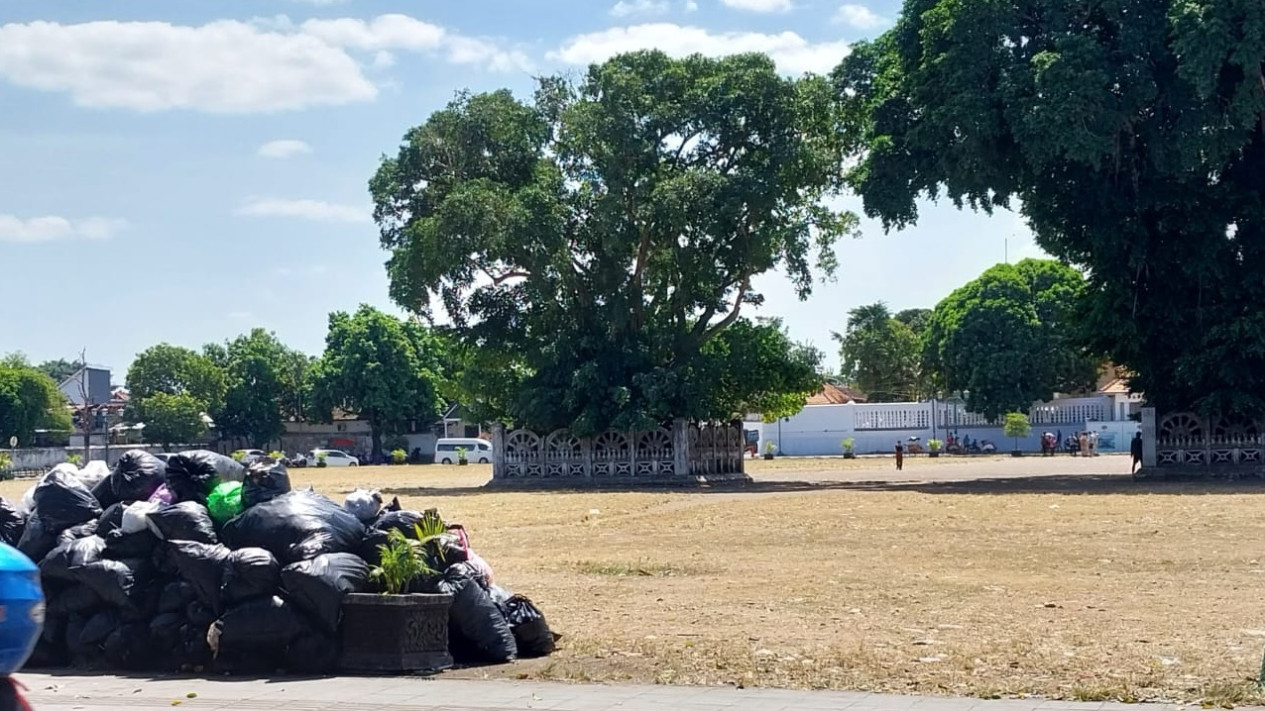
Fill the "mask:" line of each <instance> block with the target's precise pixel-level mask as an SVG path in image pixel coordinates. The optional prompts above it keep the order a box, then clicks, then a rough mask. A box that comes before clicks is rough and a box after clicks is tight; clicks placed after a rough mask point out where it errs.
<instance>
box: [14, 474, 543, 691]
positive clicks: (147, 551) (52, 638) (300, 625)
mask: <svg viewBox="0 0 1265 711" xmlns="http://www.w3.org/2000/svg"><path fill="white" fill-rule="evenodd" d="M238 481H240V482H241V487H240V503H237V501H238V500H237V497H236V491H237V486H236V483H235V482H238ZM89 484H91V486H89ZM226 484H227V487H226V488H228V489H231V490H232V491H233V498H232V501H233V504H232V506H234V507H236V508H230V509H229V511H228V512H229V513H235V515H233V516H232V517H231V518H227V519H225V518H224V517H225V508H224V505H223V500H222V497H220V494H221V493H222V491H223V490H221V489H220V488H218V487H222V486H225V485H226ZM213 492H215V493H214V494H213ZM363 494H364V492H356V493H355V494H354V495H353V496H352V497H349V499H348V502H347V505H346V506H340V505H338V504H336V503H334V502H333V501H331V500H329V499H327V498H325V497H324V496H321V495H320V494H318V493H316V492H315V491H312V490H297V491H293V490H291V489H290V481H289V477H288V475H287V474H286V471H285V468H284V467H283V466H282V465H281V464H279V463H274V462H271V461H268V460H265V461H264V462H261V463H257V464H254V465H252V466H251V467H250V468H249V469H247V468H245V467H242V466H241V465H240V464H237V463H236V462H234V461H233V460H231V459H229V458H227V457H223V456H222V455H219V454H215V453H213V452H207V451H192V452H184V453H181V454H178V455H176V456H174V457H172V458H171V459H170V460H169V461H168V463H166V464H164V463H163V462H162V460H159V459H158V458H156V457H154V456H153V455H151V454H149V453H147V452H144V451H141V450H134V451H130V452H127V453H125V454H124V455H123V456H122V457H121V458H120V459H119V462H118V464H117V465H116V466H115V467H114V469H113V470H112V471H110V473H109V475H108V476H105V477H104V478H102V479H100V480H99V481H96V482H92V481H87V482H85V481H84V480H81V479H80V478H79V477H78V476H76V474H75V473H74V469H73V467H66V466H64V465H63V466H59V467H58V468H56V469H54V470H53V471H51V472H49V473H48V474H46V475H45V476H44V477H43V478H42V479H40V480H39V482H38V483H37V484H36V485H35V486H34V488H33V491H32V492H29V493H28V496H27V497H26V498H27V501H28V502H29V504H30V506H29V510H26V507H25V506H23V505H18V504H14V503H11V502H8V501H5V500H3V499H0V539H3V540H4V541H5V542H6V543H9V544H10V545H15V546H17V547H18V548H19V549H20V550H21V551H22V552H23V553H25V554H26V555H27V556H28V557H30V558H31V559H32V560H33V561H36V562H37V563H38V565H39V568H40V576H41V580H42V583H43V587H44V593H45V596H46V599H47V612H46V619H45V624H44V631H43V635H42V637H41V639H40V641H39V644H38V646H37V647H36V650H35V652H34V654H33V655H32V657H31V659H30V660H29V662H28V666H29V667H32V668H49V667H64V666H71V667H76V668H84V669H94V670H133V671H172V672H174V671H209V672H215V673H249V674H270V673H275V672H290V673H323V672H330V671H333V670H335V669H336V668H337V664H338V658H339V652H340V650H339V624H340V617H341V606H342V601H343V598H344V597H345V596H346V595H347V594H348V593H352V592H376V589H375V587H374V583H373V581H372V580H371V575H370V571H371V569H372V566H374V565H376V564H377V563H378V562H379V554H378V546H379V545H382V544H384V543H385V542H386V538H387V535H388V532H389V531H391V530H393V529H394V530H400V531H402V532H404V533H405V535H409V536H413V535H414V528H413V524H414V523H416V522H418V521H420V520H421V519H422V517H423V515H424V514H422V513H421V512H417V511H402V510H399V508H400V507H399V504H398V501H397V502H393V503H392V505H389V506H386V507H383V506H382V502H381V498H380V497H377V495H376V494H374V495H373V502H372V505H370V504H369V503H367V502H366V500H365V497H364V496H363ZM208 497H212V498H214V499H215V500H213V501H212V502H211V503H212V508H213V510H215V511H216V513H217V514H218V515H219V518H220V519H221V520H219V521H217V520H216V519H215V518H214V517H213V516H212V514H211V511H210V510H208V508H207V505H206V504H207V502H208ZM216 497H219V498H216ZM353 499H355V500H354V501H353ZM353 511H354V512H355V513H353ZM452 531H453V532H452V533H451V534H445V535H444V536H443V537H441V539H440V541H439V548H440V549H441V550H442V552H441V553H440V554H439V555H437V556H436V557H435V559H434V560H432V561H430V562H431V565H432V566H433V567H435V568H436V569H437V570H440V571H442V575H441V577H440V579H439V580H438V581H435V580H430V581H429V582H427V585H428V586H429V587H430V588H431V589H430V590H426V591H435V592H449V593H452V594H453V596H454V600H453V604H452V608H451V610H450V615H449V644H450V652H451V653H452V655H453V657H454V659H455V660H456V661H457V662H458V663H462V664H486V663H501V662H508V661H512V660H513V659H515V658H518V657H524V658H525V657H533V656H543V655H546V654H549V653H551V652H552V651H553V647H554V640H555V638H556V637H555V635H554V634H553V633H552V632H551V631H550V630H549V627H548V624H547V623H546V622H545V619H544V616H543V615H542V614H541V612H540V611H539V610H538V609H537V608H536V607H535V606H534V605H533V604H532V603H531V601H530V600H528V599H527V598H524V597H522V596H518V595H512V594H510V593H509V592H507V591H505V590H503V589H501V588H499V587H497V586H495V585H493V584H492V580H491V576H492V573H491V569H490V567H488V565H487V563H485V562H484V561H483V560H482V559H481V558H479V557H478V555H477V554H476V553H474V552H473V551H471V550H470V549H469V545H468V542H467V539H466V537H465V533H464V531H463V530H461V528H460V527H459V526H454V527H453V529H452Z"/></svg>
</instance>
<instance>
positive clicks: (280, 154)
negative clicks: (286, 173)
mask: <svg viewBox="0 0 1265 711" xmlns="http://www.w3.org/2000/svg"><path fill="white" fill-rule="evenodd" d="M311 152H312V147H311V146H309V145H308V144H306V143H304V142H303V141H296V140H294V139H293V138H283V139H281V140H278V141H268V142H267V143H265V144H263V145H262V146H260V147H259V150H257V151H256V153H257V154H258V155H259V157H261V158H292V157H294V156H297V155H302V154H304V153H311Z"/></svg>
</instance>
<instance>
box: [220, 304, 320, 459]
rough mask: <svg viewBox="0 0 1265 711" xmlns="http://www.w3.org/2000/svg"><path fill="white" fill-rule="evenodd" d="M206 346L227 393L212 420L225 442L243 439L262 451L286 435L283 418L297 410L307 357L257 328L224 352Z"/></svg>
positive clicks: (307, 365) (299, 404) (231, 342)
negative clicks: (218, 364)
mask: <svg viewBox="0 0 1265 711" xmlns="http://www.w3.org/2000/svg"><path fill="white" fill-rule="evenodd" d="M222 350H223V353H222V356H221V355H220V349H218V348H212V347H207V348H206V349H204V351H203V352H204V353H207V354H209V355H208V357H209V358H211V359H212V360H213V361H214V360H218V359H220V358H221V357H222V363H223V365H222V366H221V367H222V368H223V370H224V374H225V381H226V390H225V395H224V404H223V408H222V409H221V410H220V411H219V412H218V414H217V415H216V417H215V422H216V426H217V427H218V428H219V430H220V434H221V436H224V437H242V438H245V439H247V440H249V441H250V443H251V446H252V447H256V448H261V449H262V448H264V447H267V446H268V443H270V442H273V441H275V440H277V439H279V438H280V437H281V435H282V433H283V432H284V431H285V426H284V421H285V418H286V417H287V416H291V415H294V414H297V412H299V411H300V410H301V407H302V405H301V403H302V388H303V379H304V377H305V375H306V373H307V370H308V367H309V363H308V358H307V356H305V355H303V354H302V353H299V352H297V351H294V350H291V349H290V348H287V347H286V346H285V345H284V344H283V343H281V341H279V340H278V339H277V337H276V335H275V334H273V333H269V332H268V331H265V330H264V329H262V328H256V329H254V330H252V331H251V332H250V333H249V334H247V335H243V336H238V337H237V338H236V339H234V340H232V341H230V342H229V343H228V344H227V346H225V347H224V348H223V349H222Z"/></svg>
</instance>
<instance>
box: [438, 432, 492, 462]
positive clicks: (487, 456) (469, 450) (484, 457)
mask: <svg viewBox="0 0 1265 711" xmlns="http://www.w3.org/2000/svg"><path fill="white" fill-rule="evenodd" d="M458 447H461V448H462V449H465V450H466V459H467V460H469V461H471V462H478V463H479V464H488V463H490V462H491V461H492V443H491V442H489V441H487V440H486V439H475V438H473V437H444V438H442V439H440V440H439V441H438V442H435V463H436V464H456V463H457V448H458Z"/></svg>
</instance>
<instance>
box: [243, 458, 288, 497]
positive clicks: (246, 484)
mask: <svg viewBox="0 0 1265 711" xmlns="http://www.w3.org/2000/svg"><path fill="white" fill-rule="evenodd" d="M289 491H290V475H289V474H288V473H286V468H285V465H283V464H281V463H280V462H277V463H271V464H265V463H264V462H262V461H260V462H256V463H254V464H252V465H251V466H250V467H249V468H247V469H246V478H245V479H243V480H242V506H243V507H244V508H250V507H251V506H257V505H259V504H262V503H263V502H265V501H271V500H273V499H275V498H277V497H278V496H281V495H282V494H285V493H287V492H289Z"/></svg>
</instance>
